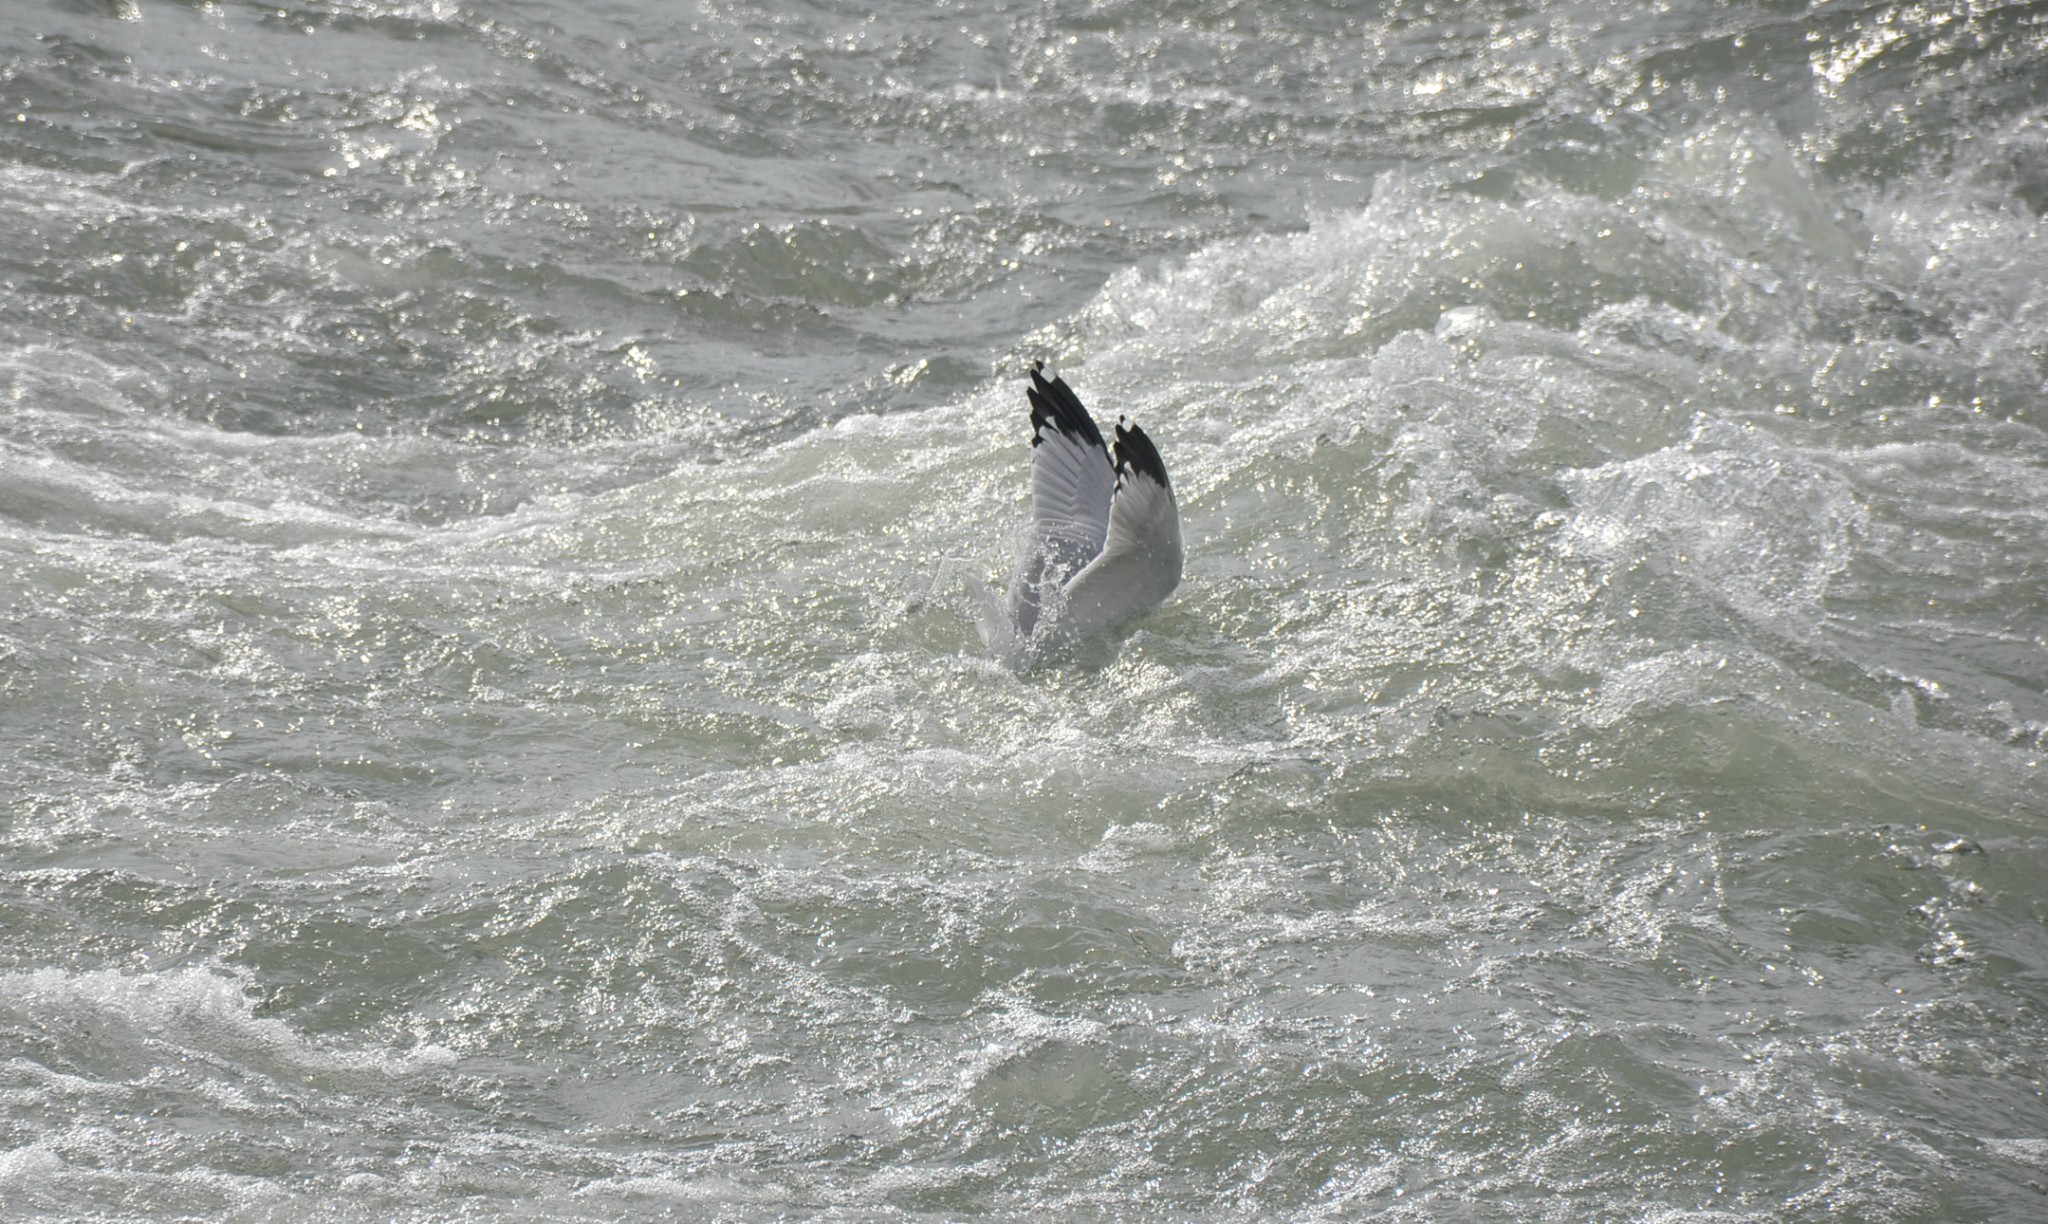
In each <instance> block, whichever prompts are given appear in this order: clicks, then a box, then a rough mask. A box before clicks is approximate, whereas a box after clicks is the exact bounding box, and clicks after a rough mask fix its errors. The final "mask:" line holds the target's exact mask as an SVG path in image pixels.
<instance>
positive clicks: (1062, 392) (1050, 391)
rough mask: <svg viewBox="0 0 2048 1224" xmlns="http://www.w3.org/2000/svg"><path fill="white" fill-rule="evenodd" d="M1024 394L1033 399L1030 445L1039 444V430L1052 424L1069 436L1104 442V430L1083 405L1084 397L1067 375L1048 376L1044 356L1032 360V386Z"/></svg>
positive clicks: (1089, 441) (1087, 440)
mask: <svg viewBox="0 0 2048 1224" xmlns="http://www.w3.org/2000/svg"><path fill="white" fill-rule="evenodd" d="M1024 395H1025V398H1026V399H1028V400H1030V402H1031V445H1033V446H1037V445H1038V440H1039V434H1040V433H1041V432H1042V431H1043V430H1044V429H1045V427H1046V425H1048V424H1050V425H1052V426H1053V427H1054V428H1056V429H1058V430H1059V431H1060V432H1061V433H1063V434H1066V435H1068V436H1069V437H1074V438H1079V439H1081V440H1082V441H1083V442H1086V443H1088V444H1089V445H1091V446H1096V447H1101V446H1103V441H1102V431H1101V430H1100V429H1098V428H1096V426H1095V418H1094V417H1091V416H1089V415H1088V409H1086V408H1084V407H1082V405H1081V397H1080V396H1078V395H1075V394H1074V389H1073V388H1072V387H1069V386H1068V385H1067V380H1066V379H1064V378H1053V379H1050V380H1048V379H1047V378H1046V376H1045V362H1044V361H1043V360H1040V361H1035V362H1033V363H1032V364H1031V386H1030V387H1028V388H1026V389H1025V392H1024Z"/></svg>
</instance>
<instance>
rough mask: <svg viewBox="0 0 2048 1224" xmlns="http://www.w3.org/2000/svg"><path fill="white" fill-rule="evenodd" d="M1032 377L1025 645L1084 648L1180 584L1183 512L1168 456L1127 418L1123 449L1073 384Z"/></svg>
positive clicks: (1021, 628) (1013, 585)
mask: <svg viewBox="0 0 2048 1224" xmlns="http://www.w3.org/2000/svg"><path fill="white" fill-rule="evenodd" d="M1044 369H1045V363H1044V362H1038V363H1036V364H1034V365H1033V366H1032V369H1031V386H1030V387H1029V388H1027V389H1026V390H1025V393H1024V394H1025V397H1026V398H1027V399H1028V400H1029V401H1030V403H1031V536H1030V541H1029V544H1028V545H1027V548H1026V551H1025V554H1024V558H1023V564H1021V565H1020V566H1018V568H1017V573H1016V576H1015V577H1014V578H1012V579H1011V582H1010V619H1011V622H1012V624H1013V625H1014V626H1015V627H1016V631H1017V637H1018V639H1019V642H1020V643H1021V644H1023V645H1024V646H1025V647H1026V648H1027V649H1028V650H1031V651H1032V652H1033V653H1036V652H1037V649H1038V648H1043V647H1047V646H1063V645H1070V644H1072V643H1075V642H1079V641H1081V640H1082V639H1084V638H1088V637H1092V636H1094V635H1095V634H1098V633H1101V632H1103V631H1105V630H1109V629H1114V628H1116V627H1117V626H1119V625H1122V624H1124V623H1126V622H1128V621H1130V620H1131V619H1133V618H1134V617H1137V616H1140V615H1143V614H1144V613H1146V612H1149V611H1151V610H1152V609H1153V608H1156V607H1158V606H1159V604H1160V603H1161V602H1162V601H1163V600H1165V598H1166V597H1167V596H1168V595H1170V594H1172V593H1173V588H1174V587H1176V586H1178V585H1180V568H1181V543H1180V509H1179V507H1178V506H1176V505H1175V504H1174V500H1173V485H1172V483H1171V482H1169V481H1168V480H1167V478H1166V464H1165V462H1164V461H1163V460H1161V459H1160V457H1159V448H1158V447H1156V446H1154V445H1152V439H1150V438H1148V437H1146V436H1145V431H1144V430H1142V429H1139V428H1138V427H1137V426H1136V425H1131V426H1128V427H1127V426H1125V424H1124V423H1123V418H1121V417H1119V418H1117V426H1116V447H1115V450H1114V452H1113V453H1112V451H1111V449H1110V448H1109V447H1108V446H1107V445H1105V444H1104V442H1103V440H1102V431H1101V430H1099V429H1097V428H1096V427H1095V419H1094V418H1093V417H1091V416H1089V415H1088V410H1087V409H1086V408H1084V407H1082V406H1081V399H1080V397H1079V396H1077V395H1075V394H1074V392H1073V389H1072V388H1071V387H1069V386H1067V383H1066V380H1065V379H1063V378H1053V379H1051V380H1047V378H1046V377H1045V373H1044Z"/></svg>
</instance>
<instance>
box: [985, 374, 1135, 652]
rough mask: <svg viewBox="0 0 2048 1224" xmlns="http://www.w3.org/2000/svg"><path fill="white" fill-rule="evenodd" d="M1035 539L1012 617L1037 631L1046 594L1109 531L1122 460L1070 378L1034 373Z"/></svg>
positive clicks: (1026, 630) (1014, 590)
mask: <svg viewBox="0 0 2048 1224" xmlns="http://www.w3.org/2000/svg"><path fill="white" fill-rule="evenodd" d="M1025 395H1026V397H1027V398H1028V399H1029V400H1030V402H1031V529H1032V530H1031V535H1032V539H1031V545H1030V553H1029V554H1028V555H1027V556H1026V558H1025V561H1024V564H1023V565H1022V566H1021V567H1020V568H1019V569H1018V572H1017V580H1016V582H1015V583H1014V584H1013V585H1012V587H1011V590H1010V609H1011V616H1012V619H1013V620H1014V621H1015V623H1016V625H1017V631H1018V632H1019V633H1022V634H1025V635H1027V636H1028V635H1029V634H1030V633H1031V631H1032V629H1033V627H1034V626H1035V625H1036V624H1037V623H1038V608H1039V598H1040V595H1041V593H1042V592H1043V591H1044V590H1045V589H1047V588H1053V589H1057V588H1059V587H1061V586H1064V585H1065V584H1066V582H1067V580H1068V579H1070V578H1071V577H1073V575H1074V574H1075V572H1076V571H1078V570H1080V569H1081V568H1082V567H1083V566H1085V565H1087V564H1088V563H1089V562H1090V561H1092V560H1094V559H1095V557H1096V555H1097V554H1099V553H1100V552H1101V551H1102V542H1103V540H1104V538H1106V537H1107V535H1108V534H1109V529H1110V506H1111V503H1112V502H1113V501H1114V500H1115V496H1116V479H1117V476H1116V472H1117V469H1116V464H1115V463H1114V462H1112V461H1111V459H1110V457H1109V448H1108V447H1107V446H1105V445H1104V444H1103V441H1102V431H1101V430H1100V429H1098V428H1096V425H1095V418H1093V417H1091V416H1089V415H1088V409H1087V408H1085V407H1083V406H1082V404H1081V398H1080V397H1079V396H1077V395H1075V394H1074V391H1073V388H1071V387H1069V386H1067V382H1066V380H1065V379H1063V378H1053V379H1050V380H1048V379H1047V378H1046V377H1045V375H1044V374H1043V373H1041V372H1040V371H1039V370H1037V369H1033V370H1032V371H1031V386H1030V387H1029V388H1028V389H1027V390H1026V391H1025Z"/></svg>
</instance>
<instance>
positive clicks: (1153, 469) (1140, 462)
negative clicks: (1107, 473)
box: [1116, 419, 1173, 489]
mask: <svg viewBox="0 0 2048 1224" xmlns="http://www.w3.org/2000/svg"><path fill="white" fill-rule="evenodd" d="M1116 465H1117V470H1119V471H1127V472H1129V473H1131V474H1132V475H1134V476H1150V477H1151V478H1152V479H1154V480H1156V481H1158V482H1159V486H1160V487H1161V488H1163V489H1171V488H1173V483H1172V482H1171V481H1169V480H1167V478H1166V461H1165V460H1164V459H1161V458H1160V457H1159V448H1158V447H1156V446H1154V445H1152V439H1150V438H1148V437H1146V436H1145V431H1144V430H1142V429H1140V428H1138V427H1137V426H1136V425H1132V426H1129V427H1126V426H1125V425H1124V423H1123V421H1122V420H1121V419H1119V420H1118V421H1117V426H1116Z"/></svg>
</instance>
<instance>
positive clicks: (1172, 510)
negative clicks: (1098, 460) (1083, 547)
mask: <svg viewBox="0 0 2048 1224" xmlns="http://www.w3.org/2000/svg"><path fill="white" fill-rule="evenodd" d="M1116 473H1117V481H1116V488H1115V492H1114V496H1113V497H1112V498H1111V500H1110V507H1109V527H1108V530H1107V531H1106V532H1105V533H1104V538H1103V545H1102V550H1101V552H1099V553H1098V554H1096V556H1095V558H1094V560H1092V561H1090V562H1088V564H1086V565H1084V566H1082V567H1081V569H1080V571H1079V572H1078V573H1076V574H1075V575H1074V576H1073V578H1072V579H1071V580H1069V581H1068V582H1067V584H1066V587H1065V589H1064V591H1063V592H1062V605H1063V606H1062V608H1061V611H1060V626H1061V631H1062V633H1064V634H1069V635H1072V636H1074V637H1082V636H1085V635H1088V634H1091V633H1094V632H1097V631H1098V630H1102V629H1107V628H1111V627H1113V626H1115V625H1118V624H1120V623H1122V622H1124V621H1127V620H1129V619H1130V618H1132V617H1133V616H1137V615H1139V614H1140V613H1143V612H1148V611H1150V610H1152V609H1153V608H1155V607H1157V606H1159V604H1160V603H1162V602H1163V601H1164V600H1165V599H1166V597H1167V596H1168V595H1171V594H1172V593H1173V589H1174V588H1175V587H1177V586H1179V585H1180V571H1181V561H1182V556H1183V553H1182V549H1181V539H1180V507H1179V506H1178V505H1177V504H1176V503H1175V502H1174V499H1173V484H1172V482H1171V481H1169V480H1168V479H1167V477H1166V464H1165V462H1164V461H1163V460H1161V459H1160V457H1159V448H1158V447H1156V446H1154V445H1153V444H1152V439H1150V438H1148V437H1146V436H1145V431H1144V430H1142V429H1139V428H1138V427H1137V426H1135V425H1133V426H1130V427H1129V428H1126V427H1124V426H1123V425H1121V424H1119V425H1118V426H1117V427H1116Z"/></svg>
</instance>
